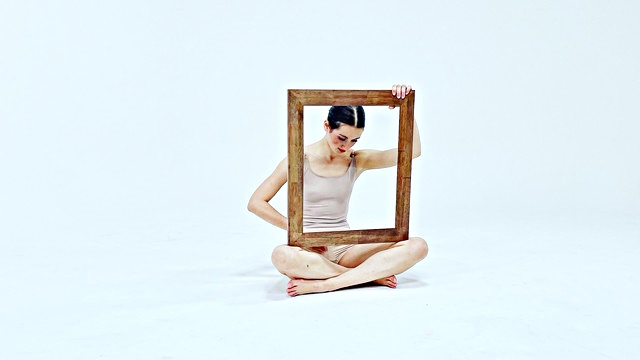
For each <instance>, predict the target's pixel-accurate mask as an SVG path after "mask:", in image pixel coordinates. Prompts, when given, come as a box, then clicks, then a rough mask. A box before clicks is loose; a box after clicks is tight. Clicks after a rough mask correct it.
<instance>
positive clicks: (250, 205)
mask: <svg viewBox="0 0 640 360" xmlns="http://www.w3.org/2000/svg"><path fill="white" fill-rule="evenodd" d="M257 208H258V204H257V201H256V200H255V199H254V198H251V199H249V203H248V204H247V210H249V211H250V212H252V213H254V214H255V212H256V209H257Z"/></svg>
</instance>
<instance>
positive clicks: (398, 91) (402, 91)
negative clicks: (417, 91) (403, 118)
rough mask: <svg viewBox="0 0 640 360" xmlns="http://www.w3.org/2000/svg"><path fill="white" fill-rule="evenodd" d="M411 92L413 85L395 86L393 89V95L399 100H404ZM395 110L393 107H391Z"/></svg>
mask: <svg viewBox="0 0 640 360" xmlns="http://www.w3.org/2000/svg"><path fill="white" fill-rule="evenodd" d="M410 92H411V85H404V84H403V85H393V86H392V87H391V95H393V96H395V97H397V98H398V99H404V98H405V96H407V95H409V93H410ZM389 108H391V109H393V108H392V107H389Z"/></svg>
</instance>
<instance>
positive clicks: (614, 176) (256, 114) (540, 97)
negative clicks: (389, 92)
mask: <svg viewBox="0 0 640 360" xmlns="http://www.w3.org/2000/svg"><path fill="white" fill-rule="evenodd" d="M639 11H640V6H639V5H638V4H637V3H636V2H633V1H535V2H513V1H483V2H474V1H449V2H435V1H404V2H389V1H315V2H304V1H274V2H259V1H239V2H231V1H224V2H222V1H187V2H179V1H109V2H104V3H97V2H82V1H57V2H36V1H11V0H5V1H2V2H1V3H0V171H1V173H0V174H1V176H0V246H1V248H0V271H1V272H0V288H1V289H2V296H1V297H0V305H1V306H0V316H1V318H0V324H1V325H0V336H1V337H2V338H3V345H2V347H1V349H0V355H1V357H2V358H13V359H17V358H21V359H22V358H25V359H32V358H33V359H36V358H37V359H51V358H55V357H60V358H66V359H71V358H78V359H88V358H113V359H124V358H130V359H147V358H148V359H173V358H175V359H194V358H244V357H249V356H250V353H251V352H256V353H257V354H258V355H256V354H254V355H251V356H253V358H257V357H260V358H267V357H275V356H280V357H285V358H286V357H291V358H293V357H295V358H298V357H299V356H301V354H300V353H301V352H305V353H306V352H311V354H306V357H311V358H313V357H320V356H323V357H324V356H326V354H335V353H338V354H341V355H344V356H345V357H346V356H356V357H363V356H369V357H372V358H376V357H377V356H387V355H388V356H391V355H392V354H393V356H399V357H398V358H410V357H414V358H415V357H418V356H421V357H422V356H424V355H422V354H431V355H433V357H434V358H474V359H477V358H492V359H496V358H510V359H511V358H532V359H536V358H537V359H539V358H567V357H569V356H578V357H580V358H631V357H633V356H636V355H637V354H638V347H637V345H636V344H635V343H636V342H637V338H638V335H640V334H639V331H638V323H639V321H640V315H639V314H638V310H637V308H636V306H635V304H637V303H638V300H640V292H639V290H638V286H637V282H636V281H635V280H634V276H635V275H634V274H637V273H638V271H639V270H640V269H639V268H638V265H637V263H636V259H637V257H638V255H640V251H639V247H638V244H637V242H638V240H640V220H639V219H640V166H639V165H638V154H640V123H639V121H638V120H639V119H640V109H639V106H638V99H639V98H640V81H639V80H640V76H639V74H638V63H640V50H639V47H638V36H639V35H640V26H639V25H638V23H637V14H638V12H639ZM393 83H409V84H411V85H413V87H414V88H415V89H416V119H417V122H418V126H419V127H420V131H421V134H422V144H423V145H422V148H423V151H422V152H423V155H422V156H421V157H420V158H418V159H417V160H416V161H414V165H413V171H414V172H413V176H412V179H413V183H412V202H411V221H410V224H411V232H412V234H414V235H419V236H422V237H424V238H425V239H427V241H428V242H429V244H430V248H431V250H430V254H429V257H428V258H427V259H426V260H425V261H423V262H422V263H420V264H418V265H417V266H416V267H415V268H413V269H411V270H409V271H408V272H407V273H406V274H403V275H400V277H399V282H400V286H399V288H398V289H396V290H393V291H392V290H388V289H382V288H363V289H354V290H347V291H340V292H336V293H331V294H325V295H313V296H305V297H300V298H296V299H286V295H285V294H284V288H285V284H286V281H285V280H284V278H283V277H282V276H281V275H279V274H278V273H277V272H276V271H275V270H274V269H273V268H272V267H271V265H270V261H269V257H270V251H271V248H273V247H274V246H275V245H277V244H279V243H282V242H284V241H285V234H284V232H282V231H281V230H279V229H277V228H274V227H273V226H271V225H269V224H267V223H265V222H263V221H262V220H260V219H259V218H257V217H255V216H254V215H252V214H250V213H248V212H247V211H246V203H247V200H248V199H249V196H250V195H251V193H252V192H253V190H254V189H255V188H256V187H257V186H258V185H259V184H260V182H261V181H262V180H263V179H264V178H265V177H266V176H268V175H269V174H270V172H271V171H272V170H273V169H274V167H275V165H276V164H277V162H278V161H280V160H281V159H282V158H283V157H284V156H285V154H286V146H287V144H286V143H287V139H286V105H287V103H286V100H287V98H286V90H287V89H289V88H322V89H386V88H390V86H391V85H392V84H393ZM396 111H397V110H396ZM367 114H368V115H369V116H368V129H367V130H366V131H365V133H364V134H363V140H362V142H363V143H364V142H365V139H366V137H367V134H368V133H374V132H375V130H374V126H375V121H374V120H373V119H374V117H373V113H372V114H371V115H370V114H369V112H368V113H367ZM396 114H397V113H396ZM305 119H306V120H307V124H310V122H311V119H307V118H305ZM321 120H322V118H319V119H317V124H318V126H321ZM359 146H360V145H359ZM362 146H363V147H365V144H362ZM377 146H378V143H376V142H375V141H374V140H373V139H372V140H371V142H370V143H367V144H366V147H373V148H376V147H377ZM380 146H384V145H383V144H381V145H380ZM365 176H371V178H370V179H365ZM381 176H382V177H383V178H384V176H385V175H384V171H383V174H382V175H381ZM360 181H363V183H362V184H361V185H363V186H362V190H360V188H357V189H358V190H357V191H363V192H366V191H368V190H373V191H376V186H377V185H376V184H377V182H376V180H375V175H374V174H365V175H363V177H362V178H361V179H360V180H359V183H358V184H357V185H359V184H360ZM380 183H381V184H382V183H384V180H382V181H380ZM381 186H384V185H381ZM354 196H355V194H354ZM356 200H358V201H356ZM382 202H383V203H384V201H382ZM274 204H275V205H276V206H277V207H278V209H279V210H280V211H282V212H283V213H284V212H286V196H284V194H279V195H278V197H277V198H276V199H274ZM379 204H380V201H379V200H374V199H373V198H371V197H369V196H368V195H362V196H359V197H358V198H357V199H356V198H354V201H353V202H352V205H351V210H350V215H351V216H350V221H351V222H352V223H358V222H360V223H361V224H365V225H363V226H368V223H367V219H369V220H371V218H370V217H363V216H362V215H363V214H365V215H366V214H367V212H371V209H372V208H377V207H380V206H379ZM383 207H384V206H383ZM381 211H382V213H384V211H385V210H381ZM377 214H378V213H375V214H374V215H371V216H378V215H377ZM381 216H383V215H381ZM5 352H6V354H4V353H5ZM54 355H55V356H54Z"/></svg>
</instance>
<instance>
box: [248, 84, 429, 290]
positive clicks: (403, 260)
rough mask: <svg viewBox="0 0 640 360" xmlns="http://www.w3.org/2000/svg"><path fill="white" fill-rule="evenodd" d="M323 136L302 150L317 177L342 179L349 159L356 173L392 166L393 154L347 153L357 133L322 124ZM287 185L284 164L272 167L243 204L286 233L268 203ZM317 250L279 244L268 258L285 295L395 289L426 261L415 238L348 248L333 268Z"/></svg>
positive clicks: (403, 91)
mask: <svg viewBox="0 0 640 360" xmlns="http://www.w3.org/2000/svg"><path fill="white" fill-rule="evenodd" d="M410 91H411V87H410V86H405V85H394V86H393V88H392V94H393V95H394V96H397V97H398V98H404V97H405V95H407V94H408V93H409V92H410ZM324 127H325V132H326V135H325V137H324V138H323V139H321V140H319V141H317V142H315V143H313V144H311V145H309V146H306V147H305V154H306V155H307V158H308V159H309V166H311V168H312V169H313V171H314V172H315V173H317V174H320V175H322V176H340V175H342V174H344V172H345V171H346V169H347V168H348V166H349V163H350V161H351V156H352V155H353V156H355V158H356V165H357V169H356V170H357V172H356V175H357V176H359V175H360V174H361V173H362V172H364V171H366V170H370V169H379V168H385V167H390V166H395V165H397V158H398V149H397V148H394V149H389V150H385V151H379V150H358V151H353V150H352V149H351V148H352V147H353V145H355V143H356V142H357V141H358V139H359V138H360V136H361V135H362V132H363V129H362V128H356V127H354V126H350V125H346V124H342V125H340V127H339V128H337V129H330V128H329V124H328V122H327V121H326V120H325V122H324ZM420 150H421V149H420V134H419V132H418V128H417V126H416V125H415V124H414V137H413V157H414V158H416V157H418V156H420ZM286 181H287V159H286V158H285V159H284V160H282V161H281V162H280V164H278V166H277V167H276V170H275V171H274V172H273V174H271V175H270V176H269V177H268V178H267V179H266V180H265V181H264V182H263V183H262V184H261V185H260V186H259V187H258V189H256V191H255V192H254V194H253V195H252V196H251V199H250V200H249V205H248V209H249V211H251V212H253V213H255V214H256V215H258V216H260V217H261V218H263V219H264V220H266V221H268V222H270V223H271V224H273V225H275V226H278V227H280V228H282V229H284V230H287V219H286V218H285V217H284V216H283V215H282V214H280V213H279V212H278V211H277V210H275V209H274V208H273V207H272V206H271V205H270V204H269V201H270V200H271V199H272V198H273V197H274V196H275V194H276V193H277V192H278V191H279V190H280V188H282V186H283V185H284V184H285V183H286ZM320 252H322V249H320V248H311V249H301V248H299V247H294V246H288V245H280V246H278V247H276V248H275V249H274V251H273V254H272V262H273V264H274V266H275V267H276V268H277V269H278V271H280V272H281V273H282V274H284V275H286V276H288V277H289V278H290V279H291V280H290V281H289V283H288V285H287V294H289V295H290V296H296V295H301V294H309V293H319V292H327V291H334V290H337V289H342V288H345V287H350V286H354V285H358V284H363V283H368V282H373V283H376V284H380V285H384V286H388V287H390V288H395V287H396V286H397V278H396V276H395V275H397V274H400V273H402V272H404V271H406V270H407V269H409V268H410V267H412V266H413V265H415V264H416V263H417V262H418V261H420V260H422V259H423V258H424V257H426V256H427V253H428V247H427V243H426V242H425V241H424V240H423V239H422V238H419V237H411V238H409V239H407V240H404V241H399V242H396V243H384V244H358V245H354V246H353V247H351V248H349V249H348V250H347V251H346V252H345V253H344V255H343V257H342V258H341V259H340V261H339V262H338V263H333V262H331V261H329V260H328V259H327V258H325V257H324V256H323V255H321V254H320Z"/></svg>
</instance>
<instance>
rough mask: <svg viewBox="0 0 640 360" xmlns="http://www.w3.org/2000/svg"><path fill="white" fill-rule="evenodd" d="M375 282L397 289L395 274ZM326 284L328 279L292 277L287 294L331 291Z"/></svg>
mask: <svg viewBox="0 0 640 360" xmlns="http://www.w3.org/2000/svg"><path fill="white" fill-rule="evenodd" d="M373 283H376V284H378V285H384V286H388V287H390V288H392V289H395V288H396V286H397V279H396V276H395V275H391V276H387V277H386V278H382V279H378V280H375V281H373ZM324 285H327V282H326V280H305V279H291V280H289V284H287V294H289V296H296V295H302V294H311V293H319V292H326V291H330V289H328V288H327V287H326V286H324Z"/></svg>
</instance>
